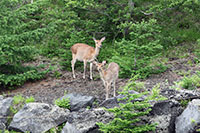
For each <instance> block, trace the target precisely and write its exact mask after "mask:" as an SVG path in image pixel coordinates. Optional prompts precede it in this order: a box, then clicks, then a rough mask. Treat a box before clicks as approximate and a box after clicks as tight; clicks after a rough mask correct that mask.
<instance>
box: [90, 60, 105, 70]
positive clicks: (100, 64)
mask: <svg viewBox="0 0 200 133" xmlns="http://www.w3.org/2000/svg"><path fill="white" fill-rule="evenodd" d="M93 63H94V64H95V65H96V66H97V70H98V71H99V70H101V69H102V67H103V66H105V64H106V61H103V62H102V63H98V62H96V61H94V62H93Z"/></svg>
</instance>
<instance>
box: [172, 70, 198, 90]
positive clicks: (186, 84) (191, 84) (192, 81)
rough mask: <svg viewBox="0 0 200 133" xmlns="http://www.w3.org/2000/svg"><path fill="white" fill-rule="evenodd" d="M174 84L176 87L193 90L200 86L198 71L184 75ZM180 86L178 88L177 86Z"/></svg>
mask: <svg viewBox="0 0 200 133" xmlns="http://www.w3.org/2000/svg"><path fill="white" fill-rule="evenodd" d="M176 86H178V88H177V89H181V88H184V89H188V90H194V89H197V88H199V87H200V72H199V71H197V72H196V74H194V75H192V76H187V77H186V76H184V78H183V79H182V80H181V81H179V82H177V83H176ZM179 87H180V88H179Z"/></svg>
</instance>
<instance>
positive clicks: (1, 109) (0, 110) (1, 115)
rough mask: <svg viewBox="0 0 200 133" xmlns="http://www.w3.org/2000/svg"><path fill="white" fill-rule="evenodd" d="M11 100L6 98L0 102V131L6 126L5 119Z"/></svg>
mask: <svg viewBox="0 0 200 133" xmlns="http://www.w3.org/2000/svg"><path fill="white" fill-rule="evenodd" d="M12 101H13V98H6V99H3V98H2V100H0V129H5V128H6V124H7V117H8V116H9V113H10V106H11V105H12Z"/></svg>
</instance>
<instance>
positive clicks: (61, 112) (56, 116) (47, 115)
mask: <svg viewBox="0 0 200 133" xmlns="http://www.w3.org/2000/svg"><path fill="white" fill-rule="evenodd" d="M69 113H70V111H69V110H67V109H63V108H60V107H58V106H53V105H49V104H45V103H28V104H26V105H24V107H23V108H22V109H21V110H19V111H18V112H17V113H16V114H15V115H14V117H13V120H12V122H11V123H10V125H9V129H11V130H16V131H21V132H31V133H42V132H45V131H48V130H49V129H51V128H53V127H56V126H58V125H60V124H62V123H64V122H66V121H67V119H68V115H69Z"/></svg>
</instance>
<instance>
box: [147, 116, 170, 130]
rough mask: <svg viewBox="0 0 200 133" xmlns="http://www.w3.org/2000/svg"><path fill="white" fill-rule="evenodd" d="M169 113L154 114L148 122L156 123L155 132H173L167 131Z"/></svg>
mask: <svg viewBox="0 0 200 133" xmlns="http://www.w3.org/2000/svg"><path fill="white" fill-rule="evenodd" d="M170 120H171V114H169V115H156V116H155V117H153V118H152V119H151V120H150V122H151V123H157V124H158V125H157V126H156V133H173V132H170V131H169V127H170Z"/></svg>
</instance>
